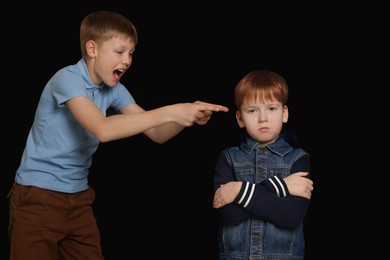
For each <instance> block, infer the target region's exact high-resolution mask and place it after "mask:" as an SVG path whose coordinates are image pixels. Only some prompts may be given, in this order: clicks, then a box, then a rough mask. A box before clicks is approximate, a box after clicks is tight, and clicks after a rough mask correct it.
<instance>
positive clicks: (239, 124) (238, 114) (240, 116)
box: [236, 110, 245, 128]
mask: <svg viewBox="0 0 390 260" xmlns="http://www.w3.org/2000/svg"><path fill="white" fill-rule="evenodd" d="M236 120H237V124H238V126H239V127H240V128H244V127H245V123H244V121H243V120H242V115H241V112H240V110H237V112H236Z"/></svg>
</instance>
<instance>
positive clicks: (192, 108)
mask: <svg viewBox="0 0 390 260" xmlns="http://www.w3.org/2000/svg"><path fill="white" fill-rule="evenodd" d="M174 107H175V109H176V113H175V115H176V117H175V122H176V123H178V124H179V125H182V126H185V127H188V126H192V125H193V124H195V123H196V124H198V125H205V124H206V123H207V122H208V121H209V120H210V118H211V115H212V113H213V112H228V111H229V108H228V107H225V106H222V105H217V104H211V103H206V102H203V101H195V102H193V103H180V104H176V105H174Z"/></svg>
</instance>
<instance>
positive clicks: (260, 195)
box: [214, 154, 309, 228]
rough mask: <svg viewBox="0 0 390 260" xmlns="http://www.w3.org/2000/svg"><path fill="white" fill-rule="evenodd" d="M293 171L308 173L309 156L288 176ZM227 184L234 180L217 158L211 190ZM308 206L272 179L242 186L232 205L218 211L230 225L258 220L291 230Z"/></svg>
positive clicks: (279, 180)
mask: <svg viewBox="0 0 390 260" xmlns="http://www.w3.org/2000/svg"><path fill="white" fill-rule="evenodd" d="M297 171H309V155H305V156H303V157H301V158H300V159H298V160H297V161H296V162H295V163H294V165H293V167H292V168H291V173H294V172H297ZM229 181H237V180H236V179H235V177H234V172H233V169H232V167H231V165H230V164H229V163H228V161H227V158H226V156H225V155H224V154H221V155H220V157H219V158H218V160H217V163H216V167H215V177H214V189H215V190H216V189H217V188H218V187H219V186H220V185H221V184H224V183H227V182H229ZM308 205H309V200H308V199H305V198H302V197H296V196H292V195H290V194H289V193H288V189H287V186H286V184H285V182H284V180H283V179H282V178H278V177H276V176H274V177H272V178H270V179H267V180H264V181H262V182H261V183H257V184H254V183H249V182H244V183H243V185H242V187H241V190H240V192H239V194H238V195H237V197H236V199H235V201H234V202H233V203H230V204H228V205H226V206H224V207H222V208H220V209H218V210H219V212H220V214H221V216H222V217H223V218H225V219H226V220H228V221H230V222H231V223H232V224H238V223H241V222H242V221H245V220H247V219H249V218H251V217H253V216H259V217H261V218H264V219H265V220H267V221H270V222H272V223H274V224H275V225H277V226H280V227H285V228H294V227H296V226H297V225H299V224H300V223H301V222H302V221H303V219H304V217H305V215H306V212H307V209H308Z"/></svg>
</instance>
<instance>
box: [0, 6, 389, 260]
mask: <svg viewBox="0 0 390 260" xmlns="http://www.w3.org/2000/svg"><path fill="white" fill-rule="evenodd" d="M98 9H108V10H113V11H118V12H120V13H122V14H123V15H125V16H127V17H128V18H129V19H130V20H132V21H133V23H134V24H135V26H136V27H137V29H138V33H139V44H138V45H137V49H136V52H135V55H134V59H133V64H132V66H131V68H130V70H129V71H128V72H126V74H125V76H124V77H123V78H122V83H124V84H125V85H126V86H127V87H128V89H129V90H130V91H131V93H132V94H133V96H134V97H135V99H136V100H137V102H138V103H139V104H140V105H141V106H142V107H144V108H145V109H153V108H156V107H159V106H162V105H167V104H172V103H177V102H192V101H195V100H203V101H207V102H213V103H219V104H223V105H226V106H228V107H229V108H230V109H231V110H230V112H229V113H216V114H214V115H213V118H212V120H211V121H210V122H209V123H208V124H207V125H206V126H202V127H200V126H194V127H191V128H188V129H185V130H184V131H183V132H182V133H181V134H179V135H178V136H177V137H175V138H173V139H171V140H170V141H169V142H167V143H165V144H163V145H158V144H155V143H152V142H151V141H150V140H148V139H146V138H145V137H144V136H142V135H139V136H134V137H130V138H127V139H124V140H120V141H114V142H111V143H104V144H102V145H101V147H100V148H99V150H98V152H97V153H96V155H95V157H94V164H93V167H92V169H91V173H90V184H91V186H93V188H94V189H95V190H96V193H97V197H96V203H95V213H96V217H97V220H98V224H99V227H100V230H101V234H102V243H103V250H104V253H105V256H106V259H129V258H132V257H133V256H134V255H141V256H143V257H141V259H154V258H165V259H172V258H173V259H176V258H177V259H215V254H216V250H215V247H216V244H215V230H216V212H215V210H214V209H213V208H212V206H211V202H212V196H213V192H212V178H213V167H214V163H215V160H216V158H217V156H218V155H219V153H220V151H221V150H222V149H223V148H225V147H227V146H231V145H234V144H235V143H236V140H237V137H238V135H239V134H240V133H241V130H240V129H239V128H238V126H237V124H236V121H235V117H234V112H235V108H234V104H233V88H234V86H235V85H236V84H237V82H238V80H239V79H240V78H242V77H243V76H244V75H245V74H246V73H248V72H250V71H252V70H254V69H270V70H274V71H276V72H279V73H280V74H282V75H283V76H284V77H285V78H286V80H287V82H288V83H289V86H290V99H289V102H288V106H289V109H290V118H289V123H288V126H287V128H288V129H289V130H292V131H293V132H295V133H296V134H297V136H298V139H299V141H300V143H301V145H302V146H303V147H304V148H305V150H307V151H308V152H309V153H310V154H311V156H312V177H313V180H314V181H315V191H314V194H313V198H312V202H311V207H310V210H309V212H308V215H307V217H306V220H305V224H306V226H305V232H306V241H307V243H306V244H307V253H306V258H305V259H319V258H320V257H325V258H328V259H333V257H365V256H370V257H374V258H375V256H377V255H378V256H379V255H381V254H383V253H386V252H387V248H386V247H385V246H386V244H387V243H385V240H386V239H383V237H386V236H387V235H388V232H389V226H388V221H387V220H388V218H389V214H388V213H387V212H388V209H389V206H388V205H389V204H388V202H387V200H386V199H387V198H388V195H387V193H386V192H387V186H388V185H387V184H386V183H385V180H386V178H387V177H386V175H385V174H387V171H388V169H387V168H386V171H385V169H384V166H386V161H385V156H386V155H387V154H388V152H387V151H386V148H387V145H386V143H388V141H387V135H388V133H389V127H388V126H387V124H385V123H386V121H387V120H388V115H387V113H385V112H387V111H388V107H387V103H386V102H387V99H386V97H387V95H386V94H387V92H388V89H387V88H388V86H389V79H388V78H389V77H388V71H389V66H388V61H389V55H388V54H389V51H388V46H389V42H388V40H387V37H388V26H387V25H388V24H389V23H388V22H389V21H388V14H387V13H385V8H384V7H382V6H378V5H375V3H372V4H371V5H370V6H367V5H357V4H353V5H348V6H347V5H345V6H339V5H323V4H316V5H310V4H305V5H303V4H301V5H300V4H285V3H283V4H282V3H279V4H278V3H274V4H272V5H270V4H267V5H266V4H262V3H258V2H257V3H249V2H247V3H245V2H240V4H237V3H232V4H226V3H222V2H221V3H220V4H216V3H215V4H205V3H204V4H200V3H199V2H194V3H191V2H190V3H189V2H183V3H181V4H169V3H157V4H156V3H147V2H143V4H142V5H141V4H140V3H134V2H130V1H127V3H125V1H83V2H78V3H77V4H76V3H71V2H64V3H53V4H47V5H43V4H42V6H40V5H39V4H37V3H35V2H34V3H31V4H23V5H22V4H19V3H16V2H15V3H10V5H9V6H8V7H7V8H4V9H3V13H4V14H5V13H7V15H3V16H2V18H1V21H2V23H1V24H2V33H3V36H2V40H1V45H2V57H3V59H2V61H3V64H2V81H3V82H2V83H3V84H2V85H3V86H2V92H3V94H2V95H3V96H2V97H3V102H2V110H3V127H2V130H3V131H2V134H3V139H4V142H3V144H4V145H5V147H6V148H5V149H3V155H2V157H3V158H4V159H3V160H2V162H3V163H2V164H3V165H4V166H5V167H4V170H3V174H2V176H3V177H2V178H1V181H0V183H1V194H0V198H1V208H2V214H1V215H2V216H1V218H0V219H1V226H0V228H1V229H0V239H1V241H0V259H8V258H9V255H8V254H9V248H8V246H9V243H8V237H7V225H8V201H7V199H6V194H7V192H8V190H9V188H10V187H11V185H12V183H13V178H14V173H15V170H16V168H17V167H18V164H19V161H20V157H21V154H22V152H23V148H24V144H25V141H26V137H27V134H28V131H29V128H30V126H31V123H32V120H33V116H34V113H35V108H36V105H37V103H38V99H39V96H40V94H41V91H42V89H43V87H44V85H45V84H46V82H47V81H48V80H49V78H50V77H51V76H52V75H53V74H54V73H55V72H56V71H57V70H58V69H60V68H62V67H64V66H66V65H69V64H74V63H76V62H77V61H78V60H79V59H80V47H79V38H78V37H79V26H80V23H81V21H82V19H83V18H84V16H85V15H86V14H88V13H89V12H91V11H93V10H98ZM4 91H5V92H4ZM385 93H386V94H385ZM3 147H4V146H3ZM386 159H387V156H386Z"/></svg>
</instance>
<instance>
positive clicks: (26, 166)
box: [15, 59, 135, 193]
mask: <svg viewBox="0 0 390 260" xmlns="http://www.w3.org/2000/svg"><path fill="white" fill-rule="evenodd" d="M75 96H86V97H88V98H89V99H90V100H92V101H93V102H94V103H95V104H96V105H97V106H98V107H99V108H100V110H101V111H102V112H103V113H104V114H106V111H107V109H108V108H110V107H112V108H114V109H116V110H119V109H121V108H123V107H125V106H127V105H129V104H130V103H133V102H135V101H134V98H133V97H132V95H131V94H130V93H129V91H128V90H127V89H126V87H125V86H123V85H122V84H121V83H120V82H118V83H117V85H116V86H115V87H107V86H105V85H104V84H103V85H101V86H96V85H94V84H93V83H92V81H91V79H90V77H89V74H88V70H87V67H86V64H85V61H84V60H83V59H81V60H80V61H79V62H78V63H77V64H74V65H70V66H67V67H64V68H62V69H60V70H59V71H58V72H57V73H56V74H54V76H53V77H52V78H51V79H50V80H49V81H48V83H47V84H46V86H45V88H44V90H43V92H42V95H41V98H40V100H39V103H38V107H37V110H36V113H35V118H34V122H33V124H32V127H31V129H30V132H29V134H28V137H27V141H26V147H25V149H24V151H23V155H22V158H21V163H20V166H19V168H18V169H17V171H16V177H15V181H16V183H18V184H22V185H33V186H38V187H41V188H44V189H50V190H55V191H60V192H68V193H74V192H79V191H83V190H85V189H87V188H88V171H89V168H90V166H91V163H92V155H93V153H94V152H95V151H96V149H97V148H98V146H99V141H98V140H97V139H96V138H95V137H94V136H93V135H92V134H91V133H90V132H88V131H87V130H86V129H84V128H83V127H82V126H81V125H80V124H79V123H78V122H77V121H76V119H75V118H74V117H73V115H72V113H71V111H70V110H69V109H68V107H67V106H66V104H65V102H66V101H68V100H69V99H71V98H73V97H75Z"/></svg>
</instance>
